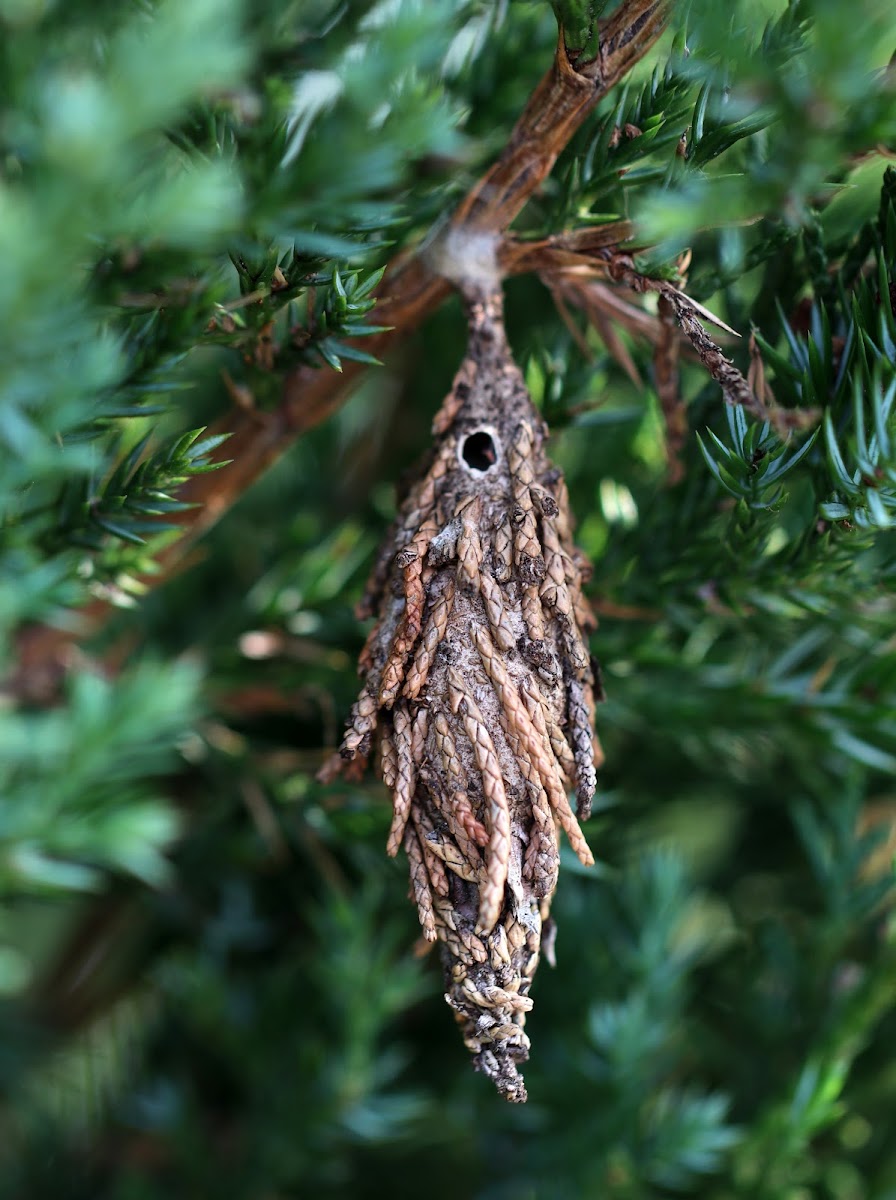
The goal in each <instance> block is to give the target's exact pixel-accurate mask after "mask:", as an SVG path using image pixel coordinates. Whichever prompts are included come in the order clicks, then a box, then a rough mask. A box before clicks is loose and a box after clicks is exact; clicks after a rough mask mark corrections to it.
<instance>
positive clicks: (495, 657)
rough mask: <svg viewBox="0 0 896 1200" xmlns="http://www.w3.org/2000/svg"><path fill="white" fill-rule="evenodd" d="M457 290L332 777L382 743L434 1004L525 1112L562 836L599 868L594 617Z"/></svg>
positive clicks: (372, 598) (559, 517) (540, 477)
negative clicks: (461, 322) (456, 360)
mask: <svg viewBox="0 0 896 1200" xmlns="http://www.w3.org/2000/svg"><path fill="white" fill-rule="evenodd" d="M464 293H465V299H466V303H467V310H468V317H469V344H468V348H467V354H466V357H465V359H464V361H463V363H462V364H461V367H460V370H459V371H458V373H457V376H456V377H455V380H454V385H453V387H452V389H451V391H450V392H449V394H448V396H447V398H446V399H445V402H444V404H443V405H442V408H441V410H440V411H439V413H438V415H437V417H436V419H435V422H434V425H433V433H434V437H435V445H434V447H433V452H432V454H431V455H430V457H429V460H428V462H427V464H426V465H425V466H424V468H423V469H422V470H421V472H420V474H419V476H418V477H417V480H416V482H415V483H414V484H413V485H412V486H411V488H410V490H409V492H408V494H407V496H406V498H405V500H404V502H403V504H402V505H401V508H400V511H399V513H398V517H397V518H396V521H395V524H394V526H393V528H392V530H391V531H390V533H389V536H388V537H387V539H386V542H385V544H384V545H383V547H382V550H381V552H380V555H379V558H378V561H377V563H376V565H375V567H374V570H373V572H372V575H371V579H370V582H369V584H368V589H367V592H366V595H365V597H364V600H363V602H362V606H361V608H362V612H363V613H364V614H365V615H374V614H375V615H376V618H377V621H376V625H375V626H374V629H373V631H372V633H371V636H370V637H369V639H368V641H367V645H366V646H365V650H364V654H363V656H362V672H363V675H364V686H363V689H362V691H361V694H360V696H359V698H358V700H357V702H356V704H355V706H354V708H353V710H352V714H351V717H350V720H349V724H348V729H347V732H346V735H345V738H344V740H343V743H342V747H341V750H340V752H339V758H338V759H337V760H336V762H334V764H333V766H332V767H331V768H330V773H332V770H333V768H334V767H335V766H336V765H337V764H338V767H339V769H342V770H346V769H347V770H349V771H352V772H354V771H357V770H358V769H360V768H361V767H362V766H363V764H364V763H366V761H367V759H368V758H369V756H370V754H371V752H372V750H373V746H374V742H378V744H379V756H378V758H379V763H380V768H381V772H382V777H383V780H384V781H385V783H386V786H387V787H388V788H389V790H390V791H391V793H392V797H393V810H394V815H393V821H392V827H391V830H390V833H389V839H388V846H387V849H388V852H389V853H390V854H393V855H394V854H396V853H397V852H398V849H399V847H401V846H404V849H405V851H406V853H407V857H408V862H409V865H410V876H411V896H412V898H413V899H414V901H415V902H416V904H417V908H418V913H419V917H420V923H421V926H422V927H423V934H424V937H425V938H426V939H427V940H429V941H435V940H438V941H439V942H440V943H441V947H442V958H443V964H444V971H445V986H446V999H447V1001H448V1003H449V1005H450V1006H451V1007H452V1008H453V1009H454V1011H455V1015H456V1019H457V1022H458V1024H459V1025H460V1028H461V1032H462V1034H463V1038H464V1041H465V1043H466V1045H467V1046H468V1047H469V1049H470V1050H471V1051H472V1053H473V1056H474V1063H475V1065H476V1066H477V1068H478V1069H479V1070H481V1071H483V1072H484V1073H485V1074H486V1075H488V1076H490V1077H491V1078H492V1079H493V1080H494V1082H495V1084H496V1086H497V1088H498V1090H499V1091H500V1092H501V1094H502V1095H503V1096H505V1097H506V1098H507V1099H508V1100H511V1101H517V1102H520V1101H524V1100H525V1099H526V1089H525V1086H524V1084H523V1080H522V1077H521V1076H520V1074H519V1071H518V1070H517V1066H518V1064H519V1063H521V1062H524V1061H525V1060H526V1059H527V1057H528V1051H529V1041H528V1038H527V1037H526V1034H525V1032H524V1028H523V1026H524V1022H525V1017H526V1013H527V1012H528V1010H529V1009H530V1008H531V1007H532V1001H531V999H530V998H529V989H530V986H531V984H532V979H533V976H534V973H535V969H536V966H537V965H538V959H539V954H540V952H541V949H542V945H543V944H544V946H545V949H546V952H548V953H549V944H550V934H551V933H552V926H551V925H550V922H549V917H548V913H549V909H550V903H551V898H552V895H553V892H554V888H555V886H556V883H557V870H558V865H559V850H558V840H559V836H560V833H561V831H562V833H563V834H565V836H566V837H567V839H568V840H569V843H570V845H571V846H572V848H573V849H574V850H575V852H576V854H577V855H578V856H579V858H580V859H581V861H582V862H583V863H585V864H586V865H590V864H591V863H592V862H593V859H592V857H591V851H590V849H589V847H588V843H587V842H586V841H585V838H584V836H583V834H582V831H581V828H580V826H579V818H580V817H582V818H584V817H586V816H587V815H588V813H589V811H590V806H591V798H592V795H593V793H594V788H595V782H596V775H595V767H596V765H599V764H598V763H597V762H596V760H597V759H599V756H600V750H599V744H598V743H597V740H596V738H595V736H594V694H595V681H594V676H593V672H592V666H591V660H590V658H589V654H588V650H587V641H586V639H587V634H588V632H589V631H590V630H591V629H592V628H593V627H594V619H593V617H592V615H591V612H590V609H589V608H588V604H587V601H586V600H585V598H584V596H583V592H582V582H583V570H584V565H585V564H584V560H583V556H582V555H581V554H580V553H579V552H578V551H576V550H575V548H574V547H573V545H572V541H571V532H570V530H571V521H570V515H569V508H568V497H567V493H566V488H565V485H564V483H563V479H562V476H561V474H560V472H559V471H558V470H557V469H556V468H555V467H554V466H553V465H552V464H551V462H550V461H549V459H548V458H547V455H546V453H545V449H544V443H545V438H546V436H547V430H546V428H545V426H544V423H543V422H542V420H541V418H540V416H539V415H538V412H537V411H536V409H535V408H534V406H533V404H532V401H531V398H530V397H529V394H528V392H527V390H526V387H525V384H524V382H523V378H522V375H521V374H520V371H519V369H518V368H517V366H516V364H515V363H514V361H513V359H512V357H511V354H510V348H509V346H508V344H507V338H506V335H505V332H504V325H503V317H502V300H501V293H500V290H499V287H498V286H497V284H495V285H483V286H480V287H478V288H476V287H471V286H470V285H469V284H467V285H465V287H464ZM568 789H575V792H576V806H575V811H574V810H573V807H572V806H571V805H570V802H569V799H568V797H567V790H568ZM577 814H578V815H577ZM549 957H550V953H549Z"/></svg>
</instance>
